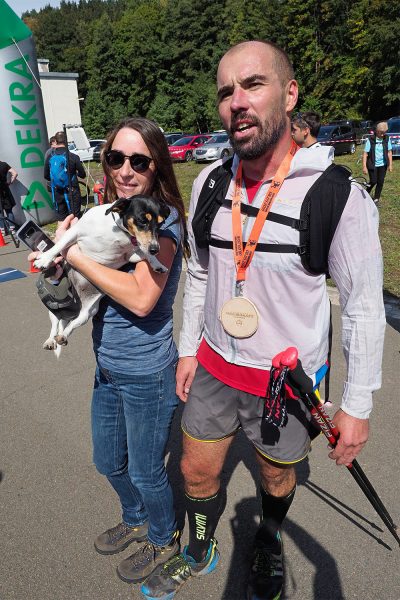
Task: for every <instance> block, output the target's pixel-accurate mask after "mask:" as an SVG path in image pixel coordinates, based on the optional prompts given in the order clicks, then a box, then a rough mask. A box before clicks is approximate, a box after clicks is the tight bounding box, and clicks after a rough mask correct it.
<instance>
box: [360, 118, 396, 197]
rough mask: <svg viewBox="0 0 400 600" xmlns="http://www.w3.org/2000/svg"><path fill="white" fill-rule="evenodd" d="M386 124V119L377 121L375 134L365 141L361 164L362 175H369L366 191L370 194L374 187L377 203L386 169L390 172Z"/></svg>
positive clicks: (391, 159)
mask: <svg viewBox="0 0 400 600" xmlns="http://www.w3.org/2000/svg"><path fill="white" fill-rule="evenodd" d="M387 130H388V124H387V123H386V121H382V122H381V123H378V124H377V125H376V127H375V135H374V136H372V137H371V138H368V139H367V141H366V142H365V147H364V152H363V158H362V164H363V173H364V175H367V174H368V175H369V183H368V185H367V191H368V193H369V194H371V192H372V190H373V188H374V187H375V186H376V187H375V197H374V202H375V204H376V205H378V204H379V200H380V198H381V193H382V188H383V183H384V181H385V176H386V171H387V169H389V173H391V172H392V162H393V157H392V143H391V141H390V139H389V138H387V136H386V132H387Z"/></svg>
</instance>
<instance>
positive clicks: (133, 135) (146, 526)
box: [29, 118, 186, 583]
mask: <svg viewBox="0 0 400 600" xmlns="http://www.w3.org/2000/svg"><path fill="white" fill-rule="evenodd" d="M102 165H103V169H104V172H105V174H106V176H107V178H106V186H107V197H108V198H109V200H113V201H114V200H116V199H117V198H130V197H132V196H134V195H137V194H146V195H152V196H153V197H155V198H157V199H158V200H160V201H161V202H166V203H167V204H168V206H169V207H170V210H171V213H170V216H169V217H168V219H167V220H166V221H165V222H164V223H163V224H162V226H161V230H160V233H159V243H160V252H159V254H158V255H157V256H158V258H159V260H160V262H162V263H163V264H164V265H165V266H166V267H167V268H168V273H165V274H160V273H155V272H154V271H153V270H152V269H151V267H150V266H149V264H148V263H147V262H146V261H142V262H139V263H137V264H136V265H131V264H129V265H126V266H125V267H123V268H122V269H120V270H119V271H117V270H114V269H110V268H108V267H105V266H104V265H100V264H98V263H96V262H95V261H93V260H92V259H90V258H88V257H86V256H84V255H83V254H82V253H81V252H80V250H79V248H78V246H77V245H74V246H72V247H71V248H69V249H68V251H67V252H66V259H67V261H68V262H69V263H70V264H71V265H72V266H73V267H74V268H76V269H78V271H79V272H80V273H82V275H84V276H85V277H87V279H89V280H90V281H91V282H92V283H93V284H94V285H96V286H97V287H98V288H99V289H101V290H102V291H103V292H104V293H105V294H107V295H106V296H105V297H104V298H103V299H102V301H101V304H100V308H99V311H98V313H97V315H96V316H95V317H94V319H93V345H94V352H95V355H96V363H97V366H96V373H95V380H94V389H93V398H92V434H93V458H94V463H95V465H96V468H97V470H98V471H99V472H100V473H101V474H102V475H105V476H106V477H107V479H108V481H109V483H110V484H111V486H112V487H113V489H114V490H115V492H116V493H117V495H118V497H119V501H120V505H121V511H122V520H121V522H120V523H118V524H117V525H116V526H115V527H112V528H110V529H107V530H106V531H105V532H104V533H102V534H100V535H99V536H98V537H97V538H96V539H95V542H94V545H95V548H96V550H97V551H98V552H99V553H100V554H116V553H118V552H121V551H122V550H124V549H125V548H126V547H127V546H128V545H129V544H131V543H132V542H138V541H143V540H144V541H146V543H145V544H144V545H142V546H141V547H140V548H139V549H138V550H137V551H136V552H135V553H134V554H132V555H131V556H130V557H128V558H127V559H125V560H124V561H122V562H121V563H120V565H119V567H118V569H117V571H118V575H119V576H120V577H121V579H123V580H124V581H126V582H132V583H134V582H136V581H141V580H143V579H144V578H145V577H147V576H148V575H149V574H150V573H151V572H152V571H153V570H154V568H155V567H156V566H157V565H159V564H162V563H164V562H165V561H166V560H167V559H168V558H170V557H171V556H173V555H174V554H176V553H177V552H178V551H179V535H178V532H177V530H176V519H175V512H174V508H173V496H172V490H171V486H170V483H169V480H168V477H167V473H166V469H165V464H164V459H165V448H166V444H167V441H168V436H169V432H170V426H171V421H172V418H173V414H174V411H175V408H176V405H177V403H178V398H177V395H176V392H175V366H176V362H177V358H178V356H177V349H176V346H175V343H174V341H173V337H172V332H173V324H172V316H173V315H172V306H173V303H174V298H175V295H176V291H177V287H178V283H179V277H180V273H181V269H182V254H183V247H184V245H185V244H186V241H185V240H186V223H185V210H184V205H183V202H182V198H181V196H180V192H179V189H178V185H177V182H176V178H175V174H174V170H173V166H172V162H171V159H170V156H169V152H168V146H167V143H166V141H165V138H164V136H163V134H162V132H161V131H160V129H159V128H158V127H157V125H156V124H155V123H153V122H152V121H150V120H148V119H144V118H131V119H125V120H123V121H121V122H120V123H119V124H118V125H117V126H116V127H115V129H114V130H113V131H112V132H111V133H110V135H109V136H108V139H107V141H106V143H105V146H104V152H103V155H102ZM71 223H73V217H72V216H70V217H68V218H67V219H66V220H65V221H64V222H63V223H62V224H61V225H60V226H59V228H58V235H61V234H62V233H63V231H65V230H66V229H68V227H69V226H70V225H71ZM31 257H32V255H30V257H29V258H31Z"/></svg>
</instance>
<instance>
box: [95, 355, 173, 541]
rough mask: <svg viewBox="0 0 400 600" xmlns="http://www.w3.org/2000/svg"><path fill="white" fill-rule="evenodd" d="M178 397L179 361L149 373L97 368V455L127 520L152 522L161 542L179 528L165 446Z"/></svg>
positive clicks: (152, 534)
mask: <svg viewBox="0 0 400 600" xmlns="http://www.w3.org/2000/svg"><path fill="white" fill-rule="evenodd" d="M177 404H178V398H177V396H176V393H175V364H174V363H173V364H171V365H169V366H168V367H166V368H165V369H163V370H162V371H160V372H158V373H154V374H150V375H129V374H121V373H115V372H112V371H108V370H107V369H101V368H100V367H99V366H97V368H96V374H95V381H94V390H93V397H92V435H93V460H94V463H95V465H96V468H97V470H98V471H99V472H100V473H101V474H102V475H106V477H107V479H108V481H109V482H110V483H111V485H112V487H113V488H114V490H115V491H116V492H117V494H118V496H119V499H120V501H121V505H122V519H123V521H124V522H125V523H126V524H127V525H131V526H137V525H141V524H143V523H145V522H146V521H147V522H148V525H149V530H148V538H149V540H150V542H152V543H153V544H155V545H156V546H165V545H166V544H167V543H168V542H170V540H171V538H172V535H173V533H174V531H175V529H176V520H175V512H174V506H173V495H172V490H171V486H170V483H169V480H168V476H167V472H166V469H165V462H164V459H165V448H166V445H167V441H168V436H169V432H170V427H171V422H172V418H173V415H174V411H175V408H176V406H177Z"/></svg>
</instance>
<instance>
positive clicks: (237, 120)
mask: <svg viewBox="0 0 400 600" xmlns="http://www.w3.org/2000/svg"><path fill="white" fill-rule="evenodd" d="M217 88H218V108H219V114H220V117H221V120H222V122H223V124H224V126H225V129H226V130H227V131H228V134H229V138H230V140H231V144H232V146H233V149H234V151H235V152H236V154H238V156H239V158H242V159H244V160H252V159H256V158H259V157H260V156H262V155H264V154H265V153H266V152H268V151H270V150H272V149H273V148H274V147H275V146H276V144H277V143H278V142H279V140H280V139H281V137H282V135H283V134H284V133H285V132H286V131H287V130H288V128H289V127H290V121H289V117H288V115H287V112H288V111H290V110H292V109H293V108H294V106H295V104H296V101H297V84H296V82H294V81H293V80H292V81H291V82H290V83H288V84H287V85H286V86H285V88H283V87H282V84H281V82H280V80H279V78H278V75H277V73H276V72H275V69H274V65H273V50H271V48H269V47H268V46H266V45H265V44H262V43H261V42H249V43H246V44H243V45H241V46H239V47H237V48H234V49H233V50H231V51H230V52H228V53H227V54H226V55H225V56H224V57H223V58H222V60H221V62H220V64H219V67H218V74H217Z"/></svg>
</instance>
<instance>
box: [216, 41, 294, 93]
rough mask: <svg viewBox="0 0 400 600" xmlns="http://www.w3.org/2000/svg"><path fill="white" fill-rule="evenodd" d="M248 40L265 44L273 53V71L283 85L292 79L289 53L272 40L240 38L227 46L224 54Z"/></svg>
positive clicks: (292, 72)
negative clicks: (229, 46) (240, 39)
mask: <svg viewBox="0 0 400 600" xmlns="http://www.w3.org/2000/svg"><path fill="white" fill-rule="evenodd" d="M248 42H259V43H260V44H265V45H266V46H268V47H269V48H271V50H272V52H273V55H274V59H273V66H274V70H275V73H276V74H277V75H278V78H279V80H280V82H281V84H282V86H285V85H286V84H287V83H288V81H290V80H291V79H294V70H293V65H292V63H291V60H290V58H289V55H288V54H287V53H286V52H285V50H283V48H281V47H280V46H278V44H275V43H274V42H270V41H269V40H257V39H256V40H242V41H240V42H238V43H237V44H235V45H234V46H231V48H229V50H228V51H227V52H226V54H227V53H228V52H230V51H231V50H235V49H236V48H238V47H239V46H241V45H242V44H246V43H248Z"/></svg>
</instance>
